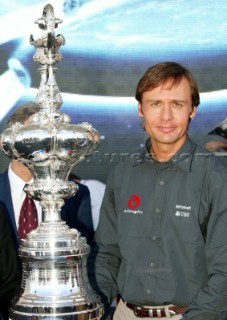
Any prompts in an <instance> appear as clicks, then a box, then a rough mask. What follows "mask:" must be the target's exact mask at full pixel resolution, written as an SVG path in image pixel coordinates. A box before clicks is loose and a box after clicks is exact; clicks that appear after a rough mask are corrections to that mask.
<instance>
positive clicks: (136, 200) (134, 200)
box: [128, 194, 141, 209]
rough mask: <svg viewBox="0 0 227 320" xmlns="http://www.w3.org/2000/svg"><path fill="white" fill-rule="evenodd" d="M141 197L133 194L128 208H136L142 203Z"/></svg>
mask: <svg viewBox="0 0 227 320" xmlns="http://www.w3.org/2000/svg"><path fill="white" fill-rule="evenodd" d="M140 201H141V200H140V197H139V196H137V195H136V194H134V195H133V196H131V198H130V199H129V200H128V208H129V209H136V208H138V207H139V205H140Z"/></svg>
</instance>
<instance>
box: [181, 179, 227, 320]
mask: <svg viewBox="0 0 227 320" xmlns="http://www.w3.org/2000/svg"><path fill="white" fill-rule="evenodd" d="M207 188H208V194H209V199H207V201H208V202H209V206H210V216H209V222H208V226H207V236H206V261H207V270H208V274H209V281H208V282H207V284H206V286H205V287H204V288H201V290H199V291H198V293H197V295H196V297H195V298H194V299H193V300H192V301H191V303H190V305H189V308H188V310H187V311H186V312H185V314H184V315H183V320H205V319H206V320H226V319H227V240H226V234H227V197H226V190H227V174H223V173H220V174H219V176H218V177H215V176H214V175H213V176H210V181H209V182H208V184H207ZM198 272H199V271H198Z"/></svg>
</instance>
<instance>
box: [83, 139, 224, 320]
mask: <svg viewBox="0 0 227 320" xmlns="http://www.w3.org/2000/svg"><path fill="white" fill-rule="evenodd" d="M95 240H96V243H95V244H94V246H93V248H92V254H91V257H90V258H89V276H90V279H91V281H94V277H95V282H96V285H95V287H96V290H97V291H98V293H99V294H101V296H102V297H103V298H104V300H105V298H106V299H107V300H108V301H109V302H111V301H112V299H113V298H114V297H115V296H116V294H117V293H118V292H119V293H120V295H121V296H122V298H123V299H124V300H125V301H127V302H129V303H133V304H136V305H165V304H175V305H180V306H189V307H188V310H187V311H186V312H185V314H184V316H183V319H184V320H186V319H187V320H226V319H227V169H226V167H224V166H223V165H222V164H221V163H220V162H218V160H217V159H216V158H215V157H214V156H212V155H211V154H208V153H207V152H206V151H205V150H204V149H202V148H201V147H199V146H197V145H195V144H194V143H193V142H192V141H190V139H189V138H188V139H187V140H186V142H185V144H184V145H183V146H182V148H181V149H180V150H179V152H178V153H177V154H176V155H174V156H173V157H172V159H171V160H170V161H168V162H165V163H160V162H155V161H154V160H153V159H152V158H151V157H150V156H149V155H148V154H146V153H143V154H142V155H141V156H138V157H136V158H135V159H128V161H125V162H121V163H119V164H118V165H117V167H116V168H115V169H114V170H113V172H112V173H111V174H110V176H109V178H108V182H107V186H106V192H105V196H104V200H103V204H102V208H101V215H100V222H99V225H98V229H97V232H96V236H95ZM94 257H95V268H94V267H93V271H92V270H90V269H92V268H90V267H91V266H92V263H94V261H92V259H94ZM94 270H95V274H94ZM93 283H94V282H93ZM104 302H105V301H104Z"/></svg>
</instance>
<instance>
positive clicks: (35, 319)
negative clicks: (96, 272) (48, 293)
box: [10, 303, 103, 320]
mask: <svg viewBox="0 0 227 320" xmlns="http://www.w3.org/2000/svg"><path fill="white" fill-rule="evenodd" d="M102 315H103V308H102V306H101V305H100V304H98V303H91V304H84V305H81V304H80V305H78V306H76V305H74V306H65V305H64V306H61V307H60V306H54V305H53V306H35V305H34V306H20V305H17V306H16V308H15V309H14V310H13V309H10V319H13V320H41V319H42V320H98V319H100V317H101V316H102Z"/></svg>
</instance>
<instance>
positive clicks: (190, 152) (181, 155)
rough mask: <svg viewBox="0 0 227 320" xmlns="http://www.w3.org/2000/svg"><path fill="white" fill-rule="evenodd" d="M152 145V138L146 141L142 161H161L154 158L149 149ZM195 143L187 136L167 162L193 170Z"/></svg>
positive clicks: (186, 169) (188, 170)
mask: <svg viewBox="0 0 227 320" xmlns="http://www.w3.org/2000/svg"><path fill="white" fill-rule="evenodd" d="M150 146H151V142H150V139H148V140H147V141H146V147H145V148H144V150H143V151H142V153H141V162H140V163H142V162H153V163H159V162H157V161H156V160H154V159H153V158H152V157H151V155H150V153H149V151H148V150H150ZM195 148H196V146H195V144H194V143H193V142H192V141H191V139H190V138H189V137H188V136H187V138H186V141H185V142H184V144H183V145H182V147H181V148H180V149H179V150H178V152H177V153H176V154H175V155H173V157H172V158H171V159H170V160H169V161H168V162H166V164H167V163H169V164H174V165H177V166H178V167H180V168H181V169H183V170H185V171H187V172H190V171H191V164H192V160H193V156H194V153H195Z"/></svg>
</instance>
